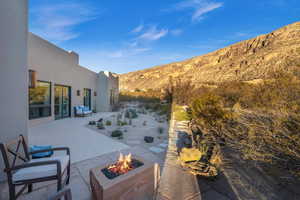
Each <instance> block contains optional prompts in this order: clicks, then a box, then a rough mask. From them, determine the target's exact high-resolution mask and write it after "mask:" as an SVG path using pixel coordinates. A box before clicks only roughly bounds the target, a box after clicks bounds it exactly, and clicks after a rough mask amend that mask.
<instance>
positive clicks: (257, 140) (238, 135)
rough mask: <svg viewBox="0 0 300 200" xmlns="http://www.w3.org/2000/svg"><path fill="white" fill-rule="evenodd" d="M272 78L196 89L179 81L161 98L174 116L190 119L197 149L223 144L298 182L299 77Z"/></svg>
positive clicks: (289, 74) (293, 74) (278, 74)
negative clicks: (170, 102)
mask: <svg viewBox="0 0 300 200" xmlns="http://www.w3.org/2000/svg"><path fill="white" fill-rule="evenodd" d="M270 77H271V78H270V79H266V80H260V81H253V82H242V81H231V82H225V83H220V84H216V85H214V86H213V87H211V86H210V87H205V86H202V87H198V88H196V87H195V86H193V85H192V84H191V83H190V82H182V81H177V82H176V83H173V82H171V84H172V85H171V86H170V85H169V86H167V90H168V91H167V92H165V94H167V95H168V97H167V99H170V98H172V100H173V103H174V104H175V106H174V108H175V114H176V115H175V118H176V117H177V118H183V119H189V118H190V119H191V121H192V124H193V125H194V126H197V128H198V129H199V130H200V132H201V136H200V137H199V139H200V140H201V141H198V142H199V143H202V144H203V145H200V146H199V147H198V148H199V149H200V148H202V147H204V146H206V145H207V144H221V145H224V146H225V147H230V148H233V149H234V150H236V151H237V152H239V153H240V154H241V156H242V158H243V159H245V160H251V161H254V162H256V163H257V164H261V165H262V166H263V167H265V168H266V170H267V171H268V170H269V171H274V170H271V169H274V168H276V169H277V171H281V172H283V171H284V172H287V173H288V174H289V175H291V177H294V178H295V177H298V178H299V177H300V173H299V171H300V133H299V131H300V115H299V111H300V98H299V97H300V84H299V83H300V80H299V78H298V77H297V73H283V72H276V73H273V74H272V75H270ZM170 95H172V97H170ZM183 105H184V106H188V109H187V114H184V113H183V111H182V110H181V111H180V109H179V108H180V106H183ZM178 110H179V111H178ZM186 115H188V116H189V117H187V116H186ZM203 135H206V136H207V137H204V136H203ZM207 138H208V139H207ZM205 139H207V140H208V142H207V143H204V142H203V141H204V140H205ZM204 149H207V148H206V147H205V148H204ZM203 151H204V150H203V148H202V149H201V152H203ZM212 159H213V158H212ZM285 175H286V174H285ZM286 176H288V175H286Z"/></svg>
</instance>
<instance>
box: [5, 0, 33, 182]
mask: <svg viewBox="0 0 300 200" xmlns="http://www.w3.org/2000/svg"><path fill="white" fill-rule="evenodd" d="M27 4H28V2H27V0H3V1H0V27H1V28H0V91H1V92H0V127H1V131H0V142H7V141H8V140H11V139H14V138H16V137H17V136H18V135H19V134H23V135H25V136H26V137H27V119H28V112H27V109H28V101H27V100H28V81H27V77H28V70H27V33H28V30H27V17H28V7H27ZM4 178H5V176H4V173H3V160H2V155H1V156H0V180H3V179H4Z"/></svg>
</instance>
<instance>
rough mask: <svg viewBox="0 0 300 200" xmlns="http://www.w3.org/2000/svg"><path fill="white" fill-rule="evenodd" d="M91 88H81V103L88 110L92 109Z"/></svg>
mask: <svg viewBox="0 0 300 200" xmlns="http://www.w3.org/2000/svg"><path fill="white" fill-rule="evenodd" d="M91 94H92V91H91V89H87V88H84V89H83V104H84V106H86V107H88V108H89V109H90V110H91V109H92V105H91Z"/></svg>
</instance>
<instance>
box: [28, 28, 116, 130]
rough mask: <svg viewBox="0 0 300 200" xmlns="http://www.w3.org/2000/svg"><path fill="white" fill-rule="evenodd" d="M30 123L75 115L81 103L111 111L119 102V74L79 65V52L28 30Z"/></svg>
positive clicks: (99, 110) (95, 110) (94, 108)
mask: <svg viewBox="0 0 300 200" xmlns="http://www.w3.org/2000/svg"><path fill="white" fill-rule="evenodd" d="M28 70H29V86H30V87H29V94H28V95H29V120H30V123H29V125H35V124H38V123H42V122H45V121H49V120H57V119H62V118H65V117H72V116H74V107H75V106H79V105H84V106H86V107H88V108H89V109H90V110H93V111H94V112H103V111H111V110H113V108H114V106H115V105H116V104H117V102H118V93H119V78H118V76H116V75H115V74H113V73H111V72H107V71H105V72H104V71H100V72H99V73H95V72H93V71H90V70H89V69H87V68H85V67H82V66H80V65H79V55H78V54H77V53H76V52H73V51H65V50H63V49H61V48H59V47H57V46H55V45H54V44H52V43H50V42H48V41H46V40H44V39H42V38H41V37H39V36H37V35H35V34H33V33H29V34H28Z"/></svg>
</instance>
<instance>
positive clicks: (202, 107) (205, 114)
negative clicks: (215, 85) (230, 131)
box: [191, 94, 230, 126]
mask: <svg viewBox="0 0 300 200" xmlns="http://www.w3.org/2000/svg"><path fill="white" fill-rule="evenodd" d="M191 116H192V118H193V119H194V120H196V122H197V123H199V124H203V123H204V124H206V125H209V126H215V125H217V124H218V123H219V122H221V121H222V120H225V119H228V118H229V117H230V112H229V111H226V110H225V109H224V107H223V104H222V101H221V98H220V97H219V96H217V95H214V94H205V95H203V96H202V97H200V98H197V99H196V100H194V101H193V102H192V104H191Z"/></svg>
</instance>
